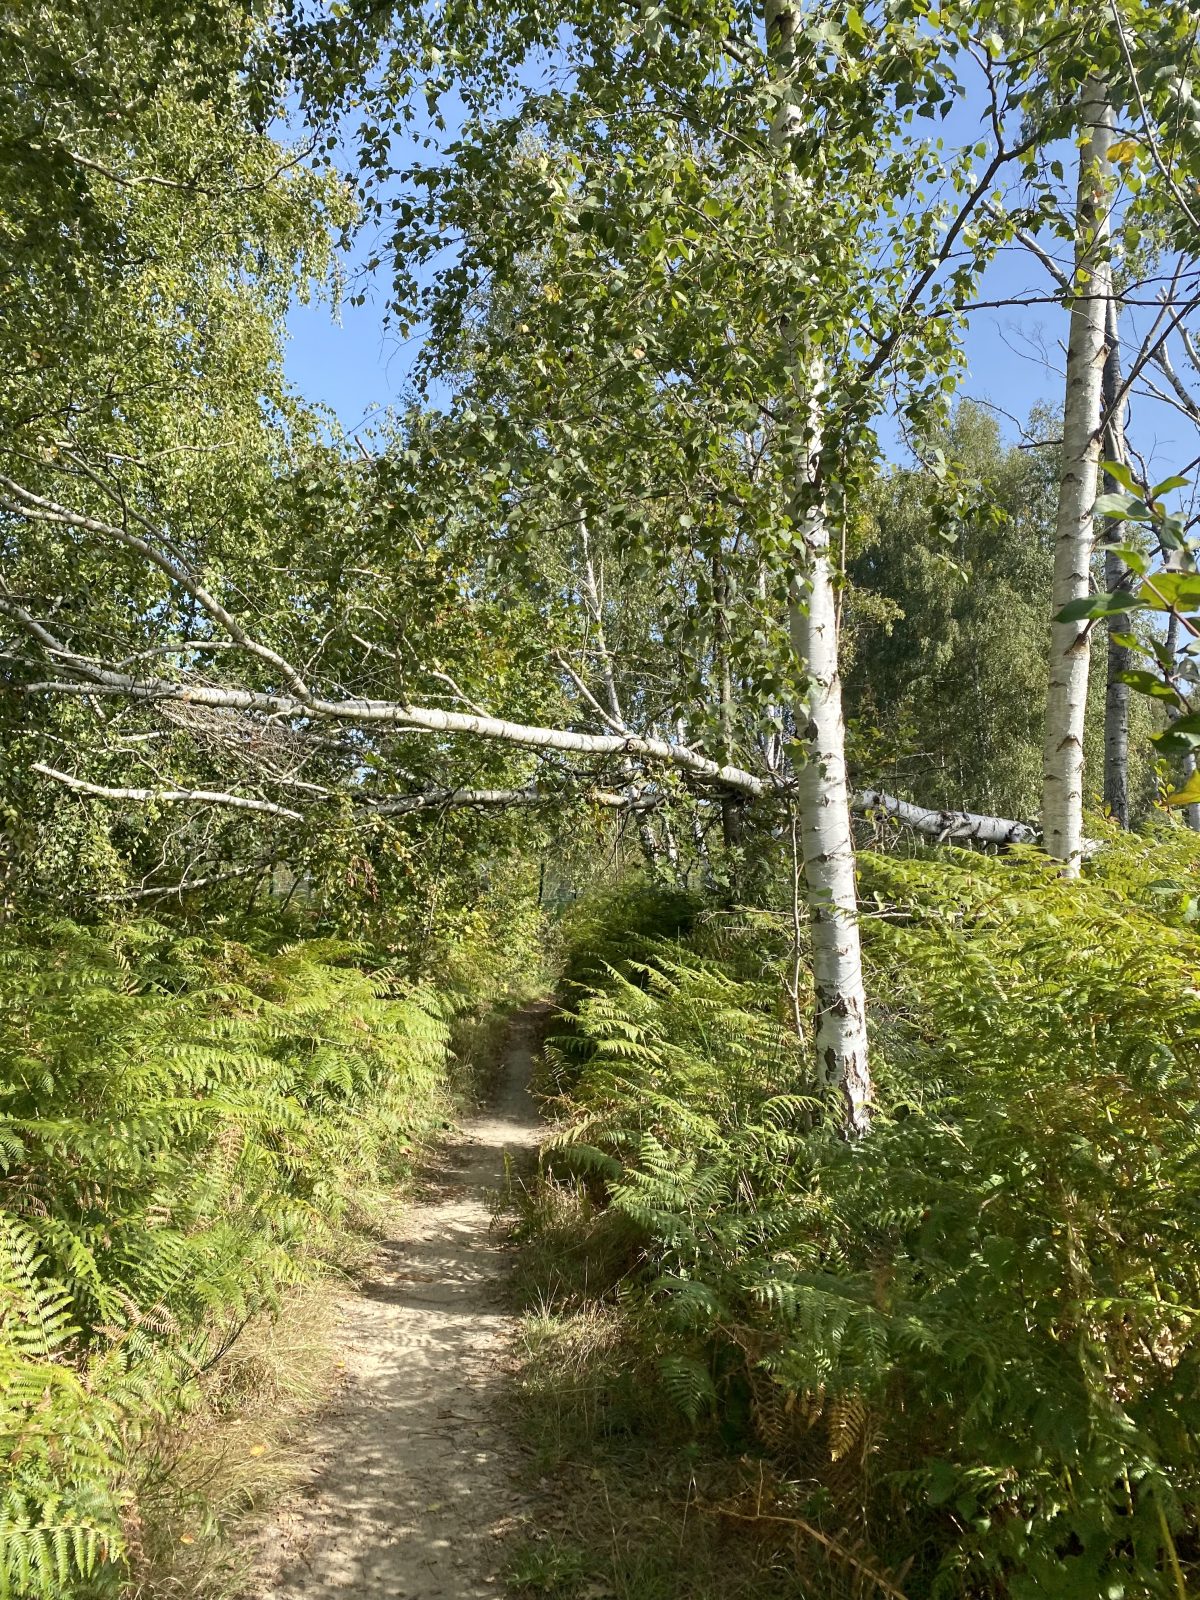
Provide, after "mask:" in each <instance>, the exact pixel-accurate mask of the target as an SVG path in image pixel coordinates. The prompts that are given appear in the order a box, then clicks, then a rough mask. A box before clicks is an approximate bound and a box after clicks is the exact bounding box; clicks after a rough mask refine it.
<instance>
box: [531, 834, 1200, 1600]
mask: <svg viewBox="0 0 1200 1600" xmlns="http://www.w3.org/2000/svg"><path fill="white" fill-rule="evenodd" d="M1195 849H1196V847H1195V845H1194V843H1193V842H1192V839H1191V837H1190V836H1189V835H1187V834H1186V833H1183V832H1182V831H1179V830H1175V829H1167V828H1164V829H1159V830H1158V831H1157V832H1155V833H1152V835H1150V836H1143V837H1125V838H1122V839H1120V840H1119V841H1116V840H1113V841H1110V842H1109V843H1108V844H1107V846H1106V848H1105V850H1104V851H1103V852H1102V853H1101V855H1100V856H1099V857H1098V858H1097V860H1096V861H1095V862H1094V863H1093V865H1092V867H1091V869H1090V870H1089V873H1088V875H1087V877H1086V878H1085V880H1084V881H1083V882H1082V883H1073V884H1072V883H1067V882H1065V881H1064V880H1063V879H1062V878H1061V877H1060V876H1059V875H1058V874H1057V872H1056V871H1055V869H1054V867H1053V866H1052V865H1051V864H1049V863H1047V862H1046V861H1045V860H1044V858H1040V857H1039V856H1038V855H1037V854H1035V853H1034V852H1032V851H1030V852H1021V851H1015V852H1012V853H1011V854H1009V855H1006V856H1003V857H994V856H987V855H983V854H977V853H968V852H944V853H939V854H938V855H936V856H934V855H932V854H919V855H917V856H916V857H911V858H907V859H906V858H904V857H901V856H892V855H888V856H884V855H874V856H871V855H867V856H864V857H863V858H862V863H861V868H862V875H863V887H864V891H865V900H866V909H867V915H866V916H865V918H864V926H865V929H866V933H867V951H868V958H869V961H870V966H871V976H872V978H873V982H874V990H875V993H876V995H877V996H878V1003H877V1006H876V1008H875V1012H874V1017H873V1032H874V1042H875V1049H876V1052H877V1058H878V1059H879V1060H880V1062H881V1068H882V1070H881V1073H880V1081H881V1098H880V1105H879V1109H878V1114H877V1122H876V1126H875V1128H874V1130H873V1132H872V1135H871V1137H870V1138H869V1139H868V1140H866V1141H862V1142H858V1143H847V1142H845V1141H844V1140H842V1139H840V1138H837V1137H835V1136H833V1135H832V1134H830V1133H829V1132H827V1131H826V1129H825V1128H824V1127H822V1126H821V1122H820V1113H819V1107H818V1105H817V1104H816V1102H814V1101H813V1100H810V1099H809V1098H807V1097H806V1096H805V1095H804V1094H800V1093H797V1092H796V1086H797V1085H798V1084H801V1083H803V1081H804V1075H803V1060H802V1057H801V1055H800V1054H799V1047H798V1045H797V1041H796V1038H795V1035H794V1032H793V1030H792V1028H791V1026H790V1021H789V1019H788V1018H787V1017H786V1016H785V1010H784V1007H783V1005H782V1004H781V1001H780V995H781V992H782V989H781V984H780V982H779V974H780V970H781V968H782V966H783V965H784V963H785V961H786V945H787V933H786V929H785V927H784V926H783V925H782V924H783V919H775V918H772V917H771V915H770V914H768V913H764V912H749V911H741V910H738V909H733V910H719V909H715V908H713V907H712V906H707V905H705V904H704V903H703V902H702V901H700V900H696V899H688V898H687V897H686V896H680V895H675V894H663V893H660V892H657V891H654V890H650V889H646V888H630V889H626V890H624V891H621V892H618V893H616V894H614V895H611V896H609V897H607V898H606V899H604V900H602V901H601V902H596V901H593V902H592V903H591V904H590V905H588V906H587V907H585V908H582V909H581V911H580V912H579V913H578V914H577V918H576V925H575V928H574V938H573V942H572V944H571V947H570V950H569V953H568V958H567V962H566V968H565V973H564V977H563V982H562V986H561V992H560V999H561V1011H560V1013H559V1014H558V1016H557V1018H556V1019H555V1020H554V1021H553V1022H552V1023H551V1025H550V1027H549V1030H548V1037H547V1040H546V1045H545V1051H544V1061H543V1068H542V1071H543V1077H544V1082H543V1087H544V1089H545V1090H546V1092H547V1094H548V1095H549V1096H550V1106H551V1108H552V1109H553V1110H554V1111H555V1112H556V1113H557V1115H558V1118H559V1121H558V1125H557V1129H556V1132H555V1134H554V1136H553V1137H552V1138H551V1140H550V1142H549V1144H548V1145H547V1147H546V1151H545V1153H544V1157H543V1162H542V1168H541V1171H540V1174H539V1176H538V1178H537V1179H536V1180H535V1181H534V1182H533V1183H532V1184H531V1185H530V1186H529V1187H527V1189H526V1190H525V1192H524V1193H523V1195H522V1196H521V1213H522V1220H521V1224H520V1230H521V1234H522V1236H523V1240H524V1251H523V1265H522V1268H521V1293H522V1297H523V1302H524V1305H525V1307H526V1320H525V1325H524V1326H525V1332H524V1350H523V1363H522V1369H521V1376H520V1378H519V1395H520V1402H521V1406H520V1409H521V1414H522V1416H523V1418H524V1426H525V1428H526V1430H527V1434H528V1437H529V1441H530V1444H531V1446H532V1447H533V1449H534V1452H535V1454H534V1460H535V1470H536V1472H537V1473H538V1474H540V1475H541V1476H542V1477H544V1478H547V1479H549V1480H551V1481H553V1482H554V1484H555V1486H556V1488H555V1492H554V1493H553V1494H552V1495H549V1496H547V1500H546V1515H545V1519H544V1524H543V1526H542V1528H541V1530H540V1533H539V1536H538V1537H537V1538H535V1539H533V1540H531V1541H529V1542H528V1543H527V1544H526V1545H525V1546H524V1547H522V1549H521V1550H519V1551H518V1552H517V1553H516V1555H515V1557H514V1561H513V1566H512V1577H513V1580H514V1583H515V1585H516V1587H517V1589H518V1592H520V1593H526V1594H549V1595H555V1596H562V1597H568V1596H582V1595H588V1596H592V1595H601V1594H612V1595H614V1596H619V1597H621V1600H625V1597H630V1600H633V1597H635V1596H636V1597H637V1600H658V1597H662V1600H668V1597H680V1600H682V1597H683V1596H685V1595H686V1596H689V1597H697V1596H699V1597H706V1596H712V1597H713V1600H715V1597H716V1596H717V1595H723V1596H724V1595H738V1594H743V1593H744V1594H747V1595H749V1594H753V1595H756V1596H771V1595H779V1596H799V1595H804V1596H807V1597H810V1600H811V1597H815V1596H821V1597H825V1596H829V1597H831V1600H834V1597H836V1600H840V1597H842V1596H847V1597H849V1596H851V1595H854V1596H860V1595H874V1594H878V1595H891V1596H897V1595H899V1596H905V1597H908V1600H927V1597H928V1600H951V1597H954V1600H959V1597H962V1600H966V1597H968V1596H969V1597H985V1596H986V1597H1000V1596H1003V1597H1012V1600H1031V1597H1033V1596H1043V1595H1047V1596H1048V1595H1054V1596H1056V1597H1063V1600H1069V1597H1074V1596H1078V1597H1079V1600H1084V1597H1088V1600H1094V1597H1096V1596H1105V1597H1112V1600H1134V1597H1137V1600H1143V1597H1144V1600H1149V1597H1151V1596H1171V1597H1172V1600H1183V1597H1184V1596H1186V1595H1187V1594H1188V1593H1189V1592H1191V1586H1193V1585H1194V1584H1195V1582H1196V1576H1197V1571H1198V1569H1200V1542H1198V1539H1197V1512H1198V1509H1200V1476H1198V1473H1197V1462H1196V1455H1195V1444H1194V1440H1195V1437H1196V1433H1197V1427H1198V1425H1200V1416H1198V1415H1197V1414H1196V1398H1195V1397H1196V1371H1197V1361H1198V1358H1200V1347H1198V1345H1197V1340H1196V1331H1195V1330H1196V1318H1197V1315H1198V1314H1200V1313H1198V1311H1197V1307H1200V1230H1198V1229H1197V1221H1198V1220H1200V1160H1198V1156H1200V1150H1198V1145H1200V1114H1198V1110H1197V1107H1198V1104H1200V1096H1198V1093H1197V1091H1198V1088H1200V1050H1198V1040H1200V996H1198V993H1197V988H1196V974H1197V972H1198V971H1200V934H1198V932H1197V921H1196V918H1197V907H1198V902H1197V899H1196V895H1195V868H1196V856H1195ZM568 1486H569V1487H568Z"/></svg>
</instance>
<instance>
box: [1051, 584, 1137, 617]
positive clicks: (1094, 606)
mask: <svg viewBox="0 0 1200 1600" xmlns="http://www.w3.org/2000/svg"><path fill="white" fill-rule="evenodd" d="M1145 605H1146V602H1145V601H1144V600H1141V599H1139V598H1138V596H1137V595H1131V594H1124V593H1121V592H1120V591H1118V592H1117V593H1116V594H1109V593H1108V592H1107V591H1106V590H1101V592H1100V593H1099V594H1085V595H1080V597H1079V599H1078V600H1069V601H1068V602H1067V604H1066V605H1065V606H1064V607H1063V608H1062V610H1061V611H1060V612H1059V613H1058V615H1057V616H1056V617H1055V619H1054V620H1055V622H1083V621H1085V620H1086V619H1090V618H1093V617H1110V616H1113V615H1116V614H1120V613H1122V612H1125V611H1139V610H1144V609H1145Z"/></svg>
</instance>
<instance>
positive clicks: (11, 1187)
mask: <svg viewBox="0 0 1200 1600" xmlns="http://www.w3.org/2000/svg"><path fill="white" fill-rule="evenodd" d="M452 1011H453V1005H452V1004H451V1003H448V1002H447V1001H446V1000H445V998H444V997H443V996H441V995H439V994H437V993H435V992H433V991H429V990H422V989H419V988H415V987H411V986H407V987H406V986H405V985H403V984H401V983H400V982H399V980H398V979H397V978H396V977H395V975H394V974H392V973H390V972H387V971H376V972H373V973H372V972H369V971H365V970H363V968H362V967H361V966H360V965H359V964H358V963H357V959H356V952H355V951H354V950H353V949H351V948H350V947H347V946H345V945H341V944H336V943H333V942H329V941H309V942H307V943H304V944H294V945H289V946H286V947H284V948H283V949H281V950H279V951H278V952H276V953H275V954H273V955H267V956H264V955H261V954H257V953H255V952H254V951H253V950H252V949H250V948H248V947H246V946H239V945H234V944H230V943H225V944H219V945H206V944H205V943H204V942H203V941H202V940H199V939H194V938H181V937H179V936H177V935H175V934H172V933H171V932H169V930H167V929H164V928H161V927H158V926H156V925H154V924H149V923H133V924H130V925H128V926H126V927H122V928H113V929H110V930H107V931H88V930H83V929H80V928H76V927H73V926H69V925H57V926H54V927H51V928H49V929H47V930H46V931H45V933H44V935H43V936H42V937H41V938H40V939H33V938H28V939H26V940H24V941H23V942H20V943H17V942H15V941H11V940H10V941H9V942H7V943H5V944H4V945H2V946H0V1054H2V1058H3V1061H4V1063H5V1065H4V1069H3V1076H2V1077H0V1156H2V1161H0V1453H2V1454H3V1456H4V1458H5V1460H6V1461H7V1462H8V1463H9V1465H8V1468H7V1470H6V1476H5V1480H4V1485H3V1493H2V1496H0V1597H2V1596H8V1595H11V1596H13V1600H26V1597H42V1596H47V1597H48V1596H54V1597H55V1600H70V1597H74V1596H76V1595H78V1596H80V1597H82V1596H83V1595H84V1594H85V1593H86V1594H87V1595H88V1596H91V1595H93V1594H96V1593H100V1592H108V1590H109V1589H114V1590H115V1587H117V1586H119V1582H120V1573H121V1570H122V1563H123V1560H124V1556H125V1553H126V1544H125V1537H124V1532H123V1529H124V1527H125V1525H126V1522H127V1521H128V1516H129V1510H130V1500H131V1497H132V1495H133V1493H134V1489H135V1482H136V1473H135V1470H134V1462H135V1458H136V1453H137V1449H138V1444H139V1440H140V1439H141V1438H142V1437H143V1436H144V1434H145V1430H146V1429H147V1428H150V1427H153V1426H154V1425H155V1422H156V1419H157V1418H161V1417H165V1416H166V1415H168V1414H169V1413H170V1411H171V1409H172V1407H174V1406H176V1405H178V1404H179V1402H180V1400H181V1398H182V1397H184V1396H185V1395H186V1391H187V1386H188V1384H189V1383H190V1382H191V1381H192V1379H193V1374H194V1373H195V1372H196V1371H197V1370H198V1369H199V1368H200V1367H201V1366H203V1364H204V1363H205V1361H206V1360H207V1359H208V1358H209V1352H211V1351H212V1350H214V1349H218V1350H219V1349H220V1347H221V1345H222V1342H223V1340H224V1339H225V1338H226V1332H225V1330H228V1329H229V1328H230V1327H236V1326H237V1325H239V1324H240V1323H241V1322H242V1321H244V1320H245V1318H246V1317H247V1316H249V1315H250V1314H251V1313H252V1312H254V1311H255V1310H256V1309H259V1308H261V1307H264V1306H270V1305H272V1304H274V1303H276V1302H277V1300H278V1296H279V1292H280V1290H281V1288H282V1287H283V1286H284V1285H286V1284H287V1283H289V1282H293V1281H296V1280H297V1279H298V1278H300V1277H302V1276H304V1275H305V1274H306V1273H309V1272H311V1271H312V1270H314V1268H316V1267H317V1266H318V1265H319V1262H320V1251H321V1249H322V1244H323V1241H327V1240H329V1239H330V1238H331V1237H332V1235H333V1233H334V1231H335V1230H336V1229H337V1227H338V1226H339V1224H340V1223H341V1221H342V1219H343V1218H344V1217H345V1215H346V1212H347V1208H348V1206H349V1205H350V1203H351V1198H352V1197H353V1196H354V1195H355V1194H356V1193H358V1192H361V1191H362V1190H363V1189H364V1188H369V1187H370V1186H371V1185H372V1184H375V1183H376V1182H378V1181H379V1180H380V1178H381V1177H386V1176H387V1174H388V1171H389V1168H390V1167H391V1165H392V1164H393V1163H394V1161H395V1157H394V1156H393V1154H392V1152H393V1151H394V1149H395V1148H396V1147H397V1146H401V1145H403V1146H404V1147H405V1148H408V1147H409V1146H410V1144H411V1141H412V1139H413V1138H414V1137H416V1136H417V1135H419V1134H420V1132H421V1131H422V1129H423V1128H424V1127H426V1126H428V1125H429V1124H430V1123H431V1122H432V1121H433V1120H434V1119H436V1118H439V1117H440V1115H441V1114H442V1084H443V1081H444V1077H445V1073H446V1067H447V1060H448V1049H449V1044H448V1040H449V1027H448V1023H447V1013H452Z"/></svg>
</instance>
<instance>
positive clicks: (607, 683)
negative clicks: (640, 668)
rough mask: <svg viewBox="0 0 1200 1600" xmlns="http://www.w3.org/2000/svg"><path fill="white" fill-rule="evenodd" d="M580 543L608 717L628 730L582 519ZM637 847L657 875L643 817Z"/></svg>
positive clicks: (650, 832)
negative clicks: (639, 846)
mask: <svg viewBox="0 0 1200 1600" xmlns="http://www.w3.org/2000/svg"><path fill="white" fill-rule="evenodd" d="M579 540H580V544H581V546H582V549H583V585H584V597H585V599H586V600H587V608H588V611H589V612H590V614H591V619H592V628H593V630H594V632H595V636H596V649H597V650H598V651H599V653H600V671H601V675H602V677H603V679H604V694H605V698H606V699H607V701H608V709H609V714H610V715H611V717H612V720H613V722H614V723H616V724H617V725H618V726H619V727H622V728H624V727H626V726H627V724H626V721H625V713H624V711H623V710H622V709H621V697H620V695H619V694H618V692H617V677H616V672H615V670H614V668H613V658H612V652H611V651H610V650H609V648H608V638H607V636H606V634H605V632H604V602H603V600H602V599H601V597H600V585H599V584H598V583H597V582H596V567H595V563H594V562H593V561H592V542H591V537H590V534H589V532H588V525H587V519H586V518H585V517H583V516H582V515H581V516H580V518H579ZM621 775H622V776H623V777H624V778H625V779H626V780H627V781H631V780H632V778H633V763H632V762H631V761H623V762H622V763H621ZM637 834H638V843H639V844H640V845H641V847H642V856H643V858H644V859H645V862H646V865H647V866H648V867H649V868H650V871H651V872H652V873H654V872H657V871H658V867H659V863H660V861H661V860H662V850H661V848H660V846H659V843H658V840H657V838H656V837H655V834H654V829H653V828H652V827H651V826H650V819H649V818H648V817H646V816H644V815H639V816H638V818H637Z"/></svg>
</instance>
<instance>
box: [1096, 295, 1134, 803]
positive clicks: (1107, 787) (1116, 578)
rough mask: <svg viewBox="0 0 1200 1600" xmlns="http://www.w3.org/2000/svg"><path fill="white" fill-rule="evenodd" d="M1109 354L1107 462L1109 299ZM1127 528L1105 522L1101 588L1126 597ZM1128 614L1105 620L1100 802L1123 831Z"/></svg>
mask: <svg viewBox="0 0 1200 1600" xmlns="http://www.w3.org/2000/svg"><path fill="white" fill-rule="evenodd" d="M1105 337H1106V340H1107V344H1108V353H1107V355H1106V357H1105V361H1104V379H1103V383H1102V403H1103V407H1104V448H1105V452H1106V454H1107V457H1108V459H1109V460H1110V461H1116V462H1120V463H1121V464H1122V465H1124V461H1125V427H1124V423H1123V421H1122V417H1121V412H1122V409H1123V407H1122V404H1121V402H1120V400H1119V399H1118V396H1119V395H1120V393H1121V331H1120V324H1119V315H1118V310H1117V302H1116V300H1115V299H1113V298H1111V297H1110V299H1109V301H1108V306H1107V309H1106V314H1105ZM1119 487H1120V485H1119V484H1118V483H1117V480H1116V479H1115V478H1113V477H1111V476H1110V475H1109V474H1108V473H1107V472H1106V473H1105V474H1104V491H1105V493H1106V494H1114V493H1115V492H1116V491H1117V489H1118V488H1119ZM1126 526H1127V524H1125V523H1121V522H1107V523H1106V524H1105V527H1104V543H1105V547H1106V548H1105V551H1104V587H1105V589H1106V590H1107V591H1108V593H1109V594H1128V592H1129V585H1130V577H1131V575H1130V571H1129V568H1128V567H1127V566H1126V565H1125V563H1124V562H1123V561H1122V560H1121V558H1120V556H1119V555H1117V554H1116V552H1115V551H1114V549H1113V548H1112V547H1113V545H1115V544H1117V543H1119V542H1120V538H1121V533H1122V531H1123V529H1124V528H1125V527H1126ZM1132 627H1133V625H1132V622H1131V621H1130V617H1129V613H1128V612H1127V611H1115V612H1113V613H1111V614H1110V616H1109V617H1108V662H1107V668H1108V676H1107V679H1106V682H1105V685H1104V803H1105V805H1106V806H1107V807H1108V809H1109V812H1110V814H1111V815H1112V816H1113V817H1114V818H1115V819H1116V821H1117V822H1118V823H1119V824H1120V825H1121V827H1122V828H1128V826H1129V694H1130V690H1129V685H1128V684H1127V683H1126V682H1125V681H1124V674H1125V673H1127V672H1128V671H1129V670H1130V668H1131V667H1132V666H1133V652H1132V650H1130V648H1129V646H1128V645H1126V644H1122V643H1121V636H1122V635H1125V636H1126V637H1128V636H1129V634H1130V633H1131V632H1132Z"/></svg>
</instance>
